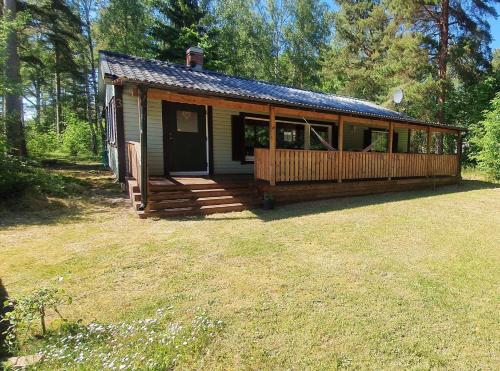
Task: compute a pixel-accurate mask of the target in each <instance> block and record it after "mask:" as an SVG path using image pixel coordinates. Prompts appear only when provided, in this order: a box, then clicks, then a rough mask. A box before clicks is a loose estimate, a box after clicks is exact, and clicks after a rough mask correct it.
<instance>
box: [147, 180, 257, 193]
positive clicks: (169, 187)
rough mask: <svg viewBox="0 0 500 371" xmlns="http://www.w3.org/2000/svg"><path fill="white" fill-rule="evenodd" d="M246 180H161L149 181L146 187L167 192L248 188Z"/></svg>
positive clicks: (152, 190)
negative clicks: (191, 182) (167, 181)
mask: <svg viewBox="0 0 500 371" xmlns="http://www.w3.org/2000/svg"><path fill="white" fill-rule="evenodd" d="M249 186H250V183H248V182H222V183H207V184H162V183H161V182H155V181H150V182H149V183H148V188H149V191H150V192H169V191H174V192H175V191H191V190H197V189H216V188H224V189H238V188H248V187H249Z"/></svg>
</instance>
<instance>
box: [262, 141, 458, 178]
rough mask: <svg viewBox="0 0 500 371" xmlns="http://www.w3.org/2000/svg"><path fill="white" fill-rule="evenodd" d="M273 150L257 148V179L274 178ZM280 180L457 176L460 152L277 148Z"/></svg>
mask: <svg viewBox="0 0 500 371" xmlns="http://www.w3.org/2000/svg"><path fill="white" fill-rule="evenodd" d="M269 165H270V164H269V150H268V149H267V148H256V149H255V153H254V170H255V171H254V173H255V178H256V179H262V180H270V173H269V171H270V166H269ZM274 169H275V172H276V178H275V179H276V181H277V182H300V181H321V180H338V179H380V178H389V177H392V178H411V177H424V176H456V175H457V171H458V156H457V155H434V154H418V153H392V154H389V153H381V152H350V151H343V152H342V155H340V152H338V151H336V152H333V151H310V150H289V149H276V160H275V166H274Z"/></svg>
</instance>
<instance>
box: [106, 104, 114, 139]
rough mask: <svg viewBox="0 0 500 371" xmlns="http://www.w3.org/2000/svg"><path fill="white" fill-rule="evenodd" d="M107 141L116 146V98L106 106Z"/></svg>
mask: <svg viewBox="0 0 500 371" xmlns="http://www.w3.org/2000/svg"><path fill="white" fill-rule="evenodd" d="M106 140H107V141H108V143H110V144H116V116H115V98H114V97H113V98H111V100H110V101H109V103H108V105H107V106H106Z"/></svg>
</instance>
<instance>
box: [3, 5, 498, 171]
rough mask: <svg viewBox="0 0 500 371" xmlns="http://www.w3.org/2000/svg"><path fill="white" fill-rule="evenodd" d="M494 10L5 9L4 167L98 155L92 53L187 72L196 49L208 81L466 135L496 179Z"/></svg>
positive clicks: (471, 150) (467, 152) (470, 156)
mask: <svg viewBox="0 0 500 371" xmlns="http://www.w3.org/2000/svg"><path fill="white" fill-rule="evenodd" d="M497 3H500V0H466V1H459V0H420V1H405V0H378V1H368V0H338V1H336V2H335V6H331V5H330V4H329V3H327V2H325V1H322V0H200V1H197V0H103V1H98V0H38V1H33V0H27V1H26V0H24V1H21V0H19V1H16V0H3V8H2V25H1V27H0V62H1V66H2V69H3V70H2V74H1V78H0V89H1V90H2V94H1V99H2V105H1V106H2V115H1V116H2V120H3V125H2V132H1V136H0V153H2V154H1V155H0V161H1V163H0V166H2V167H4V168H9V167H10V168H13V169H14V170H12V171H15V168H16V166H18V165H19V164H20V163H21V162H23V161H26V159H36V158H41V157H43V156H46V155H47V154H49V153H54V152H60V153H65V154H67V155H71V156H87V157H88V156H100V153H101V151H102V148H103V137H104V132H105V130H104V127H103V125H104V122H103V120H102V119H101V112H100V111H99V101H98V96H97V95H98V82H97V65H98V52H97V51H98V50H100V49H104V50H111V51H116V52H122V53H126V54H131V55H136V56H141V57H148V58H156V59H160V60H166V61H170V62H176V63H184V58H185V50H186V49H187V48H188V47H190V46H195V45H198V46H200V47H202V48H203V49H204V51H205V66H206V68H208V69H211V70H215V71H220V72H224V73H227V74H231V75H237V76H242V77H248V78H254V79H261V80H266V81H271V82H275V83H280V84H286V85H290V86H294V87H298V88H303V89H312V90H318V91H323V92H327V93H335V94H340V95H347V96H352V97H356V98H362V99H367V100H370V101H374V102H377V103H379V104H382V105H384V106H386V107H389V108H392V109H395V110H398V111H401V112H404V113H406V114H408V115H410V116H413V117H417V118H419V119H423V120H428V121H434V122H441V123H449V124H453V125H459V126H464V127H466V128H468V129H469V132H468V133H467V135H466V136H465V138H464V143H465V148H464V151H463V156H464V161H465V162H466V163H468V164H472V165H476V164H478V165H479V166H480V167H482V168H484V169H485V170H487V171H488V172H489V173H490V174H492V175H493V176H494V177H496V178H499V177H500V156H499V151H500V149H499V146H500V144H499V142H500V94H499V91H500V50H498V49H497V50H494V51H492V50H491V49H490V44H491V32H490V26H489V23H488V19H491V18H492V17H496V16H497V14H496V11H495V5H496V4H497ZM399 88H400V89H402V90H403V91H404V93H405V98H404V100H403V102H402V103H401V104H399V105H397V106H394V104H393V103H392V95H393V93H394V91H395V90H396V89H399ZM13 162H15V163H16V164H17V165H12V164H13ZM5 174H7V172H6V171H4V174H3V175H4V176H7V175H5Z"/></svg>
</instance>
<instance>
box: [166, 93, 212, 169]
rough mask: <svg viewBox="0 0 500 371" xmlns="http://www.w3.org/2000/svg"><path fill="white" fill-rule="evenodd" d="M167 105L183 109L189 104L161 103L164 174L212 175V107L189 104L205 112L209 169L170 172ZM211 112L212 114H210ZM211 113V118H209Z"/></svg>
mask: <svg viewBox="0 0 500 371" xmlns="http://www.w3.org/2000/svg"><path fill="white" fill-rule="evenodd" d="M166 105H171V106H172V107H174V108H177V107H182V106H186V105H187V104H185V103H177V102H170V101H167V100H162V101H161V121H162V130H163V173H164V175H165V176H197V175H202V176H203V175H205V176H206V175H210V174H211V169H212V164H211V160H212V158H211V157H212V156H211V154H212V143H211V136H212V130H213V129H212V125H211V121H212V118H211V117H210V116H211V114H212V110H211V107H209V106H207V105H200V104H189V105H190V106H199V107H203V108H204V110H205V148H206V154H205V156H206V159H207V168H206V169H205V170H202V171H169V163H168V151H166V148H167V146H168V140H167V132H168V131H167V122H166V120H167V119H168V113H167V108H166ZM209 111H210V112H209ZM209 113H210V116H209Z"/></svg>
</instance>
